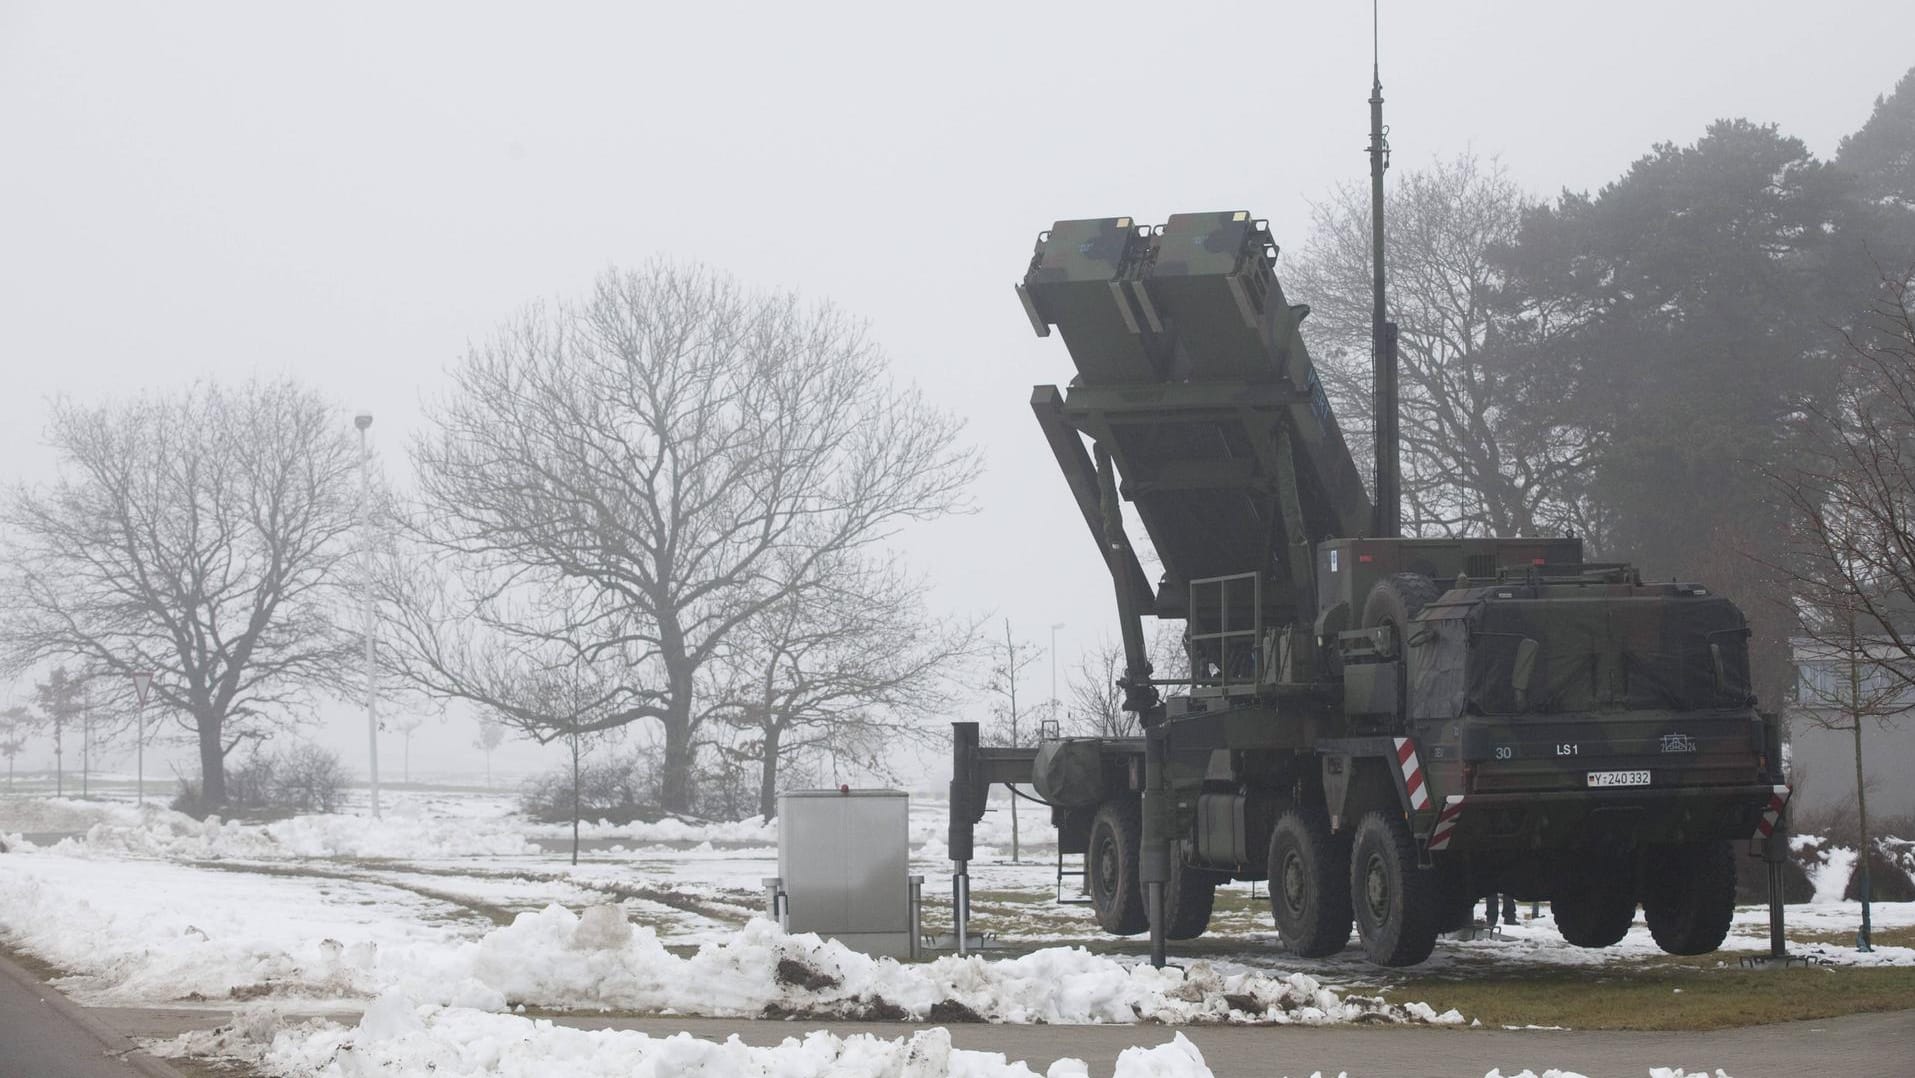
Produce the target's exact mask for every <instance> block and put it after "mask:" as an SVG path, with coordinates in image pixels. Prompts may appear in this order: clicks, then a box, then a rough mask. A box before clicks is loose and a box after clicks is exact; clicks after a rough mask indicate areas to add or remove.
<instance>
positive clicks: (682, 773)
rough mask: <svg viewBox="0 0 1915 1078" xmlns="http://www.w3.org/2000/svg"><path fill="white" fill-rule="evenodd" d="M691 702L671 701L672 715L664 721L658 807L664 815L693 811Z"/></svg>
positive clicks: (686, 813) (685, 699)
mask: <svg viewBox="0 0 1915 1078" xmlns="http://www.w3.org/2000/svg"><path fill="white" fill-rule="evenodd" d="M690 711H691V699H690V698H689V697H680V698H678V699H675V700H673V701H672V712H673V714H672V716H671V717H670V718H668V719H666V720H665V761H664V767H663V770H662V772H661V773H660V775H659V794H658V799H659V801H660V802H661V803H662V804H661V805H660V807H661V808H663V809H664V810H665V811H666V812H676V813H681V814H683V815H690V814H691V811H692V762H693V761H692V757H693V755H694V753H693V752H692V730H691V716H690V715H689V714H685V713H688V712H690Z"/></svg>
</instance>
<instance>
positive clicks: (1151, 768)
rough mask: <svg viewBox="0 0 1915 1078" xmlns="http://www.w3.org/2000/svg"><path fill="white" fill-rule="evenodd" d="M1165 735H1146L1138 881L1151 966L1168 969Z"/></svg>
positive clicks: (1151, 731) (1155, 731)
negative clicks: (1147, 924)
mask: <svg viewBox="0 0 1915 1078" xmlns="http://www.w3.org/2000/svg"><path fill="white" fill-rule="evenodd" d="M1164 734H1165V731H1164V730H1162V729H1161V728H1159V729H1149V730H1146V731H1144V813H1143V816H1144V833H1143V835H1142V836H1141V838H1142V841H1141V842H1140V843H1139V846H1140V849H1139V851H1138V853H1139V855H1140V856H1139V857H1138V862H1139V864H1138V868H1139V869H1140V871H1139V872H1138V878H1139V879H1141V880H1142V881H1143V884H1144V906H1145V910H1146V912H1147V913H1148V915H1149V917H1150V964H1151V965H1153V966H1156V967H1157V968H1158V969H1162V968H1163V966H1164V961H1165V956H1164V930H1165V928H1166V927H1167V925H1166V924H1165V918H1164V914H1165V909H1164V884H1165V883H1166V882H1167V881H1169V879H1170V828H1169V826H1168V824H1169V820H1168V819H1167V817H1168V816H1169V814H1170V790H1169V788H1168V783H1167V782H1166V778H1167V776H1166V775H1165V774H1164V770H1165V768H1164V764H1165V762H1166V761H1165V759H1164V757H1165V755H1166V753H1165V749H1166V748H1167V746H1166V745H1165V744H1164Z"/></svg>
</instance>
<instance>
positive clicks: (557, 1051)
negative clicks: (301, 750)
mask: <svg viewBox="0 0 1915 1078" xmlns="http://www.w3.org/2000/svg"><path fill="white" fill-rule="evenodd" d="M268 1035H269V1036H270V1040H266V1039H265V1038H266V1036H268ZM157 1051H158V1053H159V1054H161V1055H164V1056H171V1057H174V1058H178V1057H181V1056H188V1055H206V1054H220V1055H227V1056H232V1057H236V1058H240V1059H242V1060H244V1061H246V1062H248V1063H250V1064H252V1065H253V1066H255V1067H258V1068H259V1069H261V1070H263V1071H265V1072H266V1073H268V1074H272V1075H300V1076H312V1078H358V1076H370V1075H381V1076H387V1078H413V1076H420V1078H423V1076H428V1075H430V1076H435V1078H448V1076H459V1075H486V1076H488V1078H574V1076H577V1078H599V1076H603V1078H611V1076H614V1075H616V1076H621V1078H623V1076H631V1078H666V1076H671V1078H679V1076H683V1078H700V1076H705V1078H733V1076H736V1078H947V1076H948V1078H1038V1075H1039V1074H1040V1073H1042V1074H1043V1075H1044V1078H1071V1076H1076V1075H1085V1074H1088V1073H1089V1071H1088V1068H1086V1067H1085V1065H1084V1063H1083V1061H1081V1060H1077V1059H1070V1058H1064V1059H1059V1060H1057V1061H1055V1062H1053V1063H1052V1064H1051V1065H1050V1066H1049V1068H1048V1069H1047V1070H1045V1071H1043V1072H1038V1071H1035V1070H1032V1069H1031V1067H1030V1066H1029V1065H1028V1064H1026V1063H1023V1062H1013V1061H1010V1060H1008V1059H1006V1058H1005V1056H1004V1054H1003V1053H1000V1052H978V1051H968V1050H965V1049H960V1048H953V1047H952V1046H951V1035H950V1033H949V1032H948V1031H946V1030H944V1029H942V1028H931V1029H925V1030H919V1031H916V1032H913V1033H912V1034H911V1035H909V1036H907V1037H897V1038H889V1039H887V1038H883V1037H876V1036H872V1035H870V1034H854V1035H852V1036H848V1037H839V1036H837V1035H835V1034H831V1033H826V1032H816V1033H809V1034H806V1035H805V1036H803V1037H788V1038H786V1039H785V1040H784V1041H782V1042H781V1043H779V1044H777V1045H773V1046H768V1047H752V1046H749V1045H746V1044H745V1043H744V1042H742V1041H740V1040H739V1039H738V1038H737V1037H731V1038H728V1039H727V1040H725V1041H723V1042H718V1041H706V1040H699V1039H697V1038H695V1037H692V1036H691V1035H690V1034H685V1033H679V1034H674V1035H672V1036H669V1037H654V1036H651V1035H649V1034H645V1033H640V1032H636V1031H631V1030H589V1031H588V1030H580V1029H569V1028H566V1027H564V1026H560V1025H556V1024H554V1023H552V1022H550V1021H546V1020H542V1019H527V1018H520V1017H517V1016H514V1015H504V1014H490V1013H487V1012H484V1011H477V1010H471V1009H467V1008H459V1007H435V1006H431V1005H420V1004H418V1003H416V1002H414V1001H413V1000H411V999H409V998H407V997H405V996H403V995H385V996H381V997H379V998H378V999H377V1000H374V1001H373V1003H372V1005H371V1006H370V1007H368V1008H367V1009H366V1013H365V1015H364V1017H363V1018H361V1019H360V1021H359V1023H358V1025H356V1026H351V1027H348V1026H344V1025H341V1024H339V1023H336V1022H330V1021H316V1022H308V1023H305V1024H303V1025H301V1026H298V1027H296V1028H292V1029H282V1030H278V1031H277V1032H270V1031H268V1030H265V1029H261V1030H256V1031H250V1032H249V1031H235V1030H222V1031H217V1032H215V1033H212V1034H207V1033H195V1034H186V1035H183V1036H181V1037H179V1038H176V1039H175V1040H174V1041H172V1042H168V1043H166V1044H164V1045H161V1046H159V1047H158V1049H157ZM1210 1074H1211V1071H1210V1068H1209V1067H1207V1066H1205V1065H1204V1060H1203V1053H1202V1052H1200V1051H1198V1049H1197V1046H1196V1045H1194V1044H1192V1043H1191V1042H1190V1041H1189V1040H1188V1039H1187V1038H1185V1037H1184V1035H1183V1034H1181V1033H1179V1034H1176V1036H1175V1037H1174V1039H1173V1040H1171V1041H1170V1042H1169V1043H1168V1044H1162V1045H1158V1046H1156V1047H1154V1048H1127V1049H1125V1050H1124V1051H1123V1053H1122V1054H1121V1055H1120V1056H1119V1057H1118V1059H1117V1065H1116V1069H1115V1072H1114V1078H1209V1075H1210Z"/></svg>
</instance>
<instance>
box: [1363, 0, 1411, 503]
mask: <svg viewBox="0 0 1915 1078" xmlns="http://www.w3.org/2000/svg"><path fill="white" fill-rule="evenodd" d="M1370 18H1371V34H1372V42H1371V57H1372V62H1371V68H1370V150H1369V153H1370V287H1371V293H1372V294H1371V297H1370V301H1371V306H1370V349H1371V352H1370V357H1371V358H1370V381H1371V387H1372V395H1373V398H1374V399H1373V400H1372V401H1371V422H1372V423H1373V424H1374V427H1375V457H1376V460H1375V467H1376V518H1375V520H1373V521H1372V522H1371V530H1372V531H1373V532H1374V533H1375V534H1376V535H1377V536H1379V537H1381V538H1385V539H1394V538H1396V537H1397V536H1399V535H1401V534H1402V532H1403V509H1402V498H1401V494H1400V491H1401V489H1402V487H1401V480H1400V478H1399V475H1400V472H1399V469H1398V462H1397V452H1398V448H1397V446H1398V430H1397V390H1396V386H1397V372H1396V328H1395V327H1394V326H1391V325H1390V324H1389V321H1388V319H1389V312H1388V309H1387V307H1386V305H1385V303H1384V272H1383V172H1384V170H1385V169H1388V168H1389V167H1390V140H1389V135H1388V133H1387V131H1386V130H1385V129H1384V127H1383V66H1382V60H1381V58H1380V57H1379V56H1377V53H1378V51H1379V50H1378V48H1377V42H1376V40H1375V37H1376V34H1377V30H1376V12H1375V8H1374V6H1372V9H1371V13H1370Z"/></svg>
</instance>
